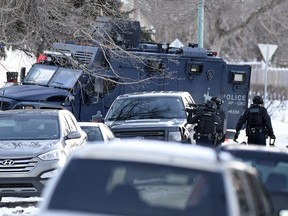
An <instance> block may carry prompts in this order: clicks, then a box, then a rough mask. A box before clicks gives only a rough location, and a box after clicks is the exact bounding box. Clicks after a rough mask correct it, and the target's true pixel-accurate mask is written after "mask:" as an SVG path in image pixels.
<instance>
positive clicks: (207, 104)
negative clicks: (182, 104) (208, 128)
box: [205, 100, 217, 109]
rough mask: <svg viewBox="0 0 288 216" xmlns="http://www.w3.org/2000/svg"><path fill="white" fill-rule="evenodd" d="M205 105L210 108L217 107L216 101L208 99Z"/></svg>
mask: <svg viewBox="0 0 288 216" xmlns="http://www.w3.org/2000/svg"><path fill="white" fill-rule="evenodd" d="M205 105H206V107H207V108H208V109H216V108H217V105H216V103H215V102H214V101H211V100H209V101H207V102H206V104H205Z"/></svg>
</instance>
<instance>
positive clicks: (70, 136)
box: [65, 131, 81, 140]
mask: <svg viewBox="0 0 288 216" xmlns="http://www.w3.org/2000/svg"><path fill="white" fill-rule="evenodd" d="M80 137H81V133H80V132H79V131H70V132H68V134H67V136H66V137H65V139H66V140H67V139H79V138H80Z"/></svg>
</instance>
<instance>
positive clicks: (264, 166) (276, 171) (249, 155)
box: [229, 151, 288, 192]
mask: <svg viewBox="0 0 288 216" xmlns="http://www.w3.org/2000/svg"><path fill="white" fill-rule="evenodd" d="M229 152H230V153H232V154H233V155H234V156H236V157H238V158H240V159H242V160H243V161H244V162H245V163H247V164H248V165H251V166H253V167H255V168H256V169H257V171H258V173H259V176H260V179H261V181H262V183H263V184H264V185H265V187H266V189H267V190H268V191H273V190H276V189H277V187H278V188H279V189H281V190H282V191H286V192H288V154H287V155H286V154H274V155H271V153H269V152H267V153H263V154H257V153H254V152H245V151H229ZM273 176H274V177H273ZM273 179H277V180H275V181H276V182H277V184H275V183H274V182H275V181H273Z"/></svg>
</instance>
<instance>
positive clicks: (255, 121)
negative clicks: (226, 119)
mask: <svg viewBox="0 0 288 216" xmlns="http://www.w3.org/2000/svg"><path fill="white" fill-rule="evenodd" d="M262 104H263V99H262V97H260V96H258V95H257V96H255V97H254V98H253V104H252V105H251V106H250V107H249V108H247V109H246V110H245V112H244V113H243V114H242V115H241V116H240V118H239V120H238V122H237V125H236V134H235V136H234V141H236V140H237V139H238V136H239V133H240V130H241V129H242V126H243V124H244V123H246V136H248V144H249V143H251V144H258V145H266V137H267V134H268V136H269V137H270V138H271V139H273V140H274V141H275V139H276V137H275V135H274V132H273V128H272V124H271V119H270V116H269V115H268V112H267V110H266V108H265V107H263V106H262Z"/></svg>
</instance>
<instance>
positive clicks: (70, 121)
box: [64, 114, 77, 131]
mask: <svg viewBox="0 0 288 216" xmlns="http://www.w3.org/2000/svg"><path fill="white" fill-rule="evenodd" d="M64 117H65V119H66V121H67V123H68V126H69V128H70V131H76V130H77V126H76V125H75V122H74V121H73V119H72V118H71V116H70V115H67V114H65V115H64Z"/></svg>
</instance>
